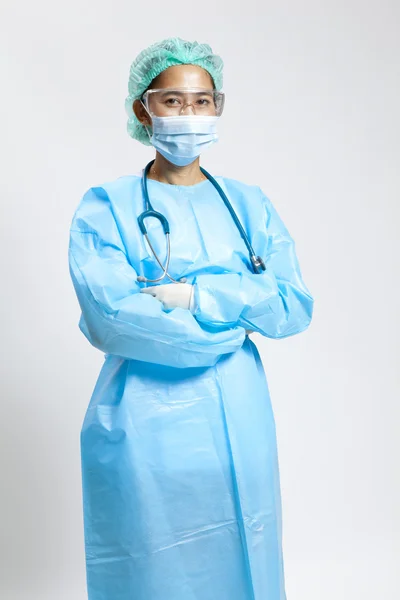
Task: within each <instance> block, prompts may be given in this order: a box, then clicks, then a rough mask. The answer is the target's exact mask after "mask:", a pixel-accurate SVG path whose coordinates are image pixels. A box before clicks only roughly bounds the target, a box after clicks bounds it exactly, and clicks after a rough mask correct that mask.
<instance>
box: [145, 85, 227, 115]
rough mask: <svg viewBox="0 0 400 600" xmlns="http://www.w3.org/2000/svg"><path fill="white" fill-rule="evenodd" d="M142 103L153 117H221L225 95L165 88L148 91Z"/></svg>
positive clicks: (199, 89)
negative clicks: (192, 115)
mask: <svg viewBox="0 0 400 600" xmlns="http://www.w3.org/2000/svg"><path fill="white" fill-rule="evenodd" d="M142 102H143V104H144V105H145V107H146V109H147V110H148V112H149V114H150V115H151V116H157V117H168V116H171V117H172V116H179V115H188V114H189V115H190V114H195V115H204V116H216V117H219V116H221V114H222V111H223V108H224V102H225V94H224V93H223V92H217V91H216V90H206V89H201V88H174V89H169V88H163V89H157V90H147V91H146V92H145V93H144V94H143V96H142Z"/></svg>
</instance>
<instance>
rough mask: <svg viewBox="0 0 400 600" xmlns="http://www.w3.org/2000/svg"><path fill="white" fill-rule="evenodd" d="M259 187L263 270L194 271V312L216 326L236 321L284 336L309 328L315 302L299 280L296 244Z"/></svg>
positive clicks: (247, 327) (253, 328)
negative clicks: (263, 229)
mask: <svg viewBox="0 0 400 600" xmlns="http://www.w3.org/2000/svg"><path fill="white" fill-rule="evenodd" d="M258 190H259V193H260V194H261V201H262V203H263V206H264V214H265V226H266V229H267V235H268V246H267V255H266V256H262V258H263V259H264V262H265V264H266V270H265V271H263V272H262V273H261V274H258V273H252V272H250V271H249V270H247V268H246V267H245V266H244V267H243V271H242V272H240V273H222V274H212V273H210V274H208V273H206V274H200V275H198V276H197V277H196V278H195V279H194V280H193V285H194V311H193V314H194V316H195V317H196V319H197V320H198V321H199V322H200V323H204V324H208V325H209V326H211V327H215V329H216V330H220V329H222V328H223V327H226V326H230V327H236V326H237V325H240V326H241V327H244V328H245V329H252V330H254V331H257V332H258V333H260V334H261V335H263V336H266V337H269V338H284V337H288V336H291V335H294V334H296V333H300V332H301V331H304V330H305V329H306V328H307V327H308V325H309V324H310V322H311V318H312V313H313V304H314V300H313V297H312V296H311V294H310V291H309V290H308V288H307V287H306V285H305V283H304V281H303V279H302V274H301V271H300V266H299V262H298V259H297V256H296V252H295V242H294V241H293V239H292V237H291V236H290V234H289V232H288V230H287V228H286V226H285V225H284V223H283V221H282V219H281V218H280V217H279V215H278V213H277V211H276V209H275V208H274V206H273V204H272V202H271V201H270V200H269V199H268V198H267V197H266V196H265V195H264V194H263V192H262V190H261V189H260V188H258ZM255 250H256V249H255Z"/></svg>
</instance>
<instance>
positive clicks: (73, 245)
mask: <svg viewBox="0 0 400 600" xmlns="http://www.w3.org/2000/svg"><path fill="white" fill-rule="evenodd" d="M217 180H218V182H219V183H220V185H222V187H223V189H224V191H225V192H226V193H227V195H228V198H229V199H230V201H231V203H232V206H233V208H234V210H235V211H236V214H237V215H238V217H239V219H240V221H241V223H242V225H243V227H244V229H245V230H246V232H247V234H248V236H249V237H250V239H251V242H252V245H253V247H254V249H255V251H256V254H258V255H260V256H261V257H263V258H264V260H265V263H266V270H265V271H264V272H263V273H262V274H254V273H253V272H252V271H251V270H250V264H249V254H248V251H247V248H246V246H245V244H244V243H243V240H242V238H241V236H240V234H239V232H238V230H237V228H236V225H235V223H234V222H233V220H232V218H231V216H230V214H229V212H228V210H227V208H226V206H225V204H224V203H223V201H222V199H221V198H220V196H219V194H218V192H217V191H216V190H215V188H214V187H213V185H212V184H211V183H210V182H209V181H208V180H206V181H202V182H200V183H198V184H195V185H191V186H180V185H169V184H165V183H161V182H158V181H154V180H149V181H148V188H149V195H150V198H151V202H152V204H153V207H154V209H155V210H157V211H160V212H162V213H163V214H164V215H165V216H166V217H167V219H168V220H169V223H170V229H171V262H170V267H169V272H170V274H171V275H172V276H173V277H175V278H181V277H186V278H187V281H188V283H191V284H193V285H194V298H195V307H194V309H193V312H190V311H189V310H185V309H182V308H174V309H172V310H167V309H165V308H164V307H163V305H162V304H161V303H160V302H159V300H157V299H156V298H155V297H153V296H151V295H149V294H141V293H140V290H141V289H142V288H143V287H144V286H145V285H146V284H145V283H140V282H138V280H137V278H138V276H139V275H144V276H146V277H147V278H152V279H153V278H155V277H158V276H159V274H160V269H159V266H158V265H157V263H156V261H155V260H154V258H153V255H152V254H151V251H150V250H149V248H148V246H147V243H146V241H145V239H144V238H143V236H142V235H141V233H140V230H139V227H138V222H137V217H138V215H139V214H140V213H141V212H142V211H143V210H144V198H143V193H142V186H141V179H140V176H139V175H130V176H123V177H120V178H117V179H116V180H113V181H110V182H108V183H105V184H103V185H99V186H94V187H91V188H90V189H88V190H87V191H86V193H85V194H84V195H83V197H82V199H81V201H80V203H79V204H78V206H77V209H76V211H75V214H74V216H73V219H72V225H71V231H70V246H69V265H70V273H71V277H72V281H73V285H74V288H75V291H76V294H77V298H78V300H79V304H80V308H81V317H80V321H79V327H80V329H81V331H82V332H83V334H84V335H85V336H86V338H87V339H88V340H89V342H90V343H91V344H92V345H93V346H95V347H96V348H98V349H99V350H101V351H102V352H103V353H104V363H103V365H102V368H101V372H100V374H99V377H98V380H97V383H96V385H95V387H94V391H93V394H92V396H91V400H90V403H89V406H88V408H87V412H86V414H85V418H84V422H83V425H82V431H81V458H82V485H83V512H84V535H85V553H86V576H87V587H88V596H89V600H285V599H286V595H285V585H284V569H283V556H282V521H281V496H280V480H279V468H278V455H277V443H276V430H275V421H274V415H273V410H272V408H271V401H270V396H269V390H268V384H267V380H266V376H265V373H264V369H263V365H262V363H261V360H260V356H259V353H258V351H257V347H256V346H255V344H254V343H253V341H252V340H251V339H250V337H249V336H248V335H246V329H252V330H254V331H256V332H258V333H259V334H261V335H263V336H266V337H268V338H274V339H279V338H285V337H288V336H291V335H294V334H296V333H300V332H301V331H303V330H305V329H306V328H307V327H308V325H309V323H310V321H311V317H312V310H313V298H312V296H311V294H310V291H309V290H308V289H307V287H306V285H305V283H304V282H303V279H302V274H301V272H300V268H299V263H298V259H297V257H296V253H295V245H294V241H293V239H292V238H291V236H290V234H289V232H288V230H287V229H286V227H285V225H284V224H283V222H282V220H281V218H280V217H279V216H278V213H277V211H276V209H275V208H274V206H273V205H272V203H271V201H270V200H269V199H268V198H267V197H266V196H265V194H264V193H263V192H262V191H261V189H260V188H259V187H257V186H252V185H247V184H244V183H241V182H239V181H236V180H235V179H229V178H223V177H218V178H217ZM146 224H147V230H148V233H149V237H150V240H151V242H152V244H153V246H154V247H155V250H156V252H157V254H158V256H159V257H160V258H161V259H162V261H163V262H165V258H166V244H165V236H164V233H163V230H162V228H161V225H160V223H159V221H157V220H156V219H154V218H153V217H151V218H149V219H147V221H146ZM161 283H162V284H163V285H165V284H167V283H168V279H164V280H163V281H162V282H161ZM148 285H154V284H148ZM170 285H176V284H173V283H171V284H170Z"/></svg>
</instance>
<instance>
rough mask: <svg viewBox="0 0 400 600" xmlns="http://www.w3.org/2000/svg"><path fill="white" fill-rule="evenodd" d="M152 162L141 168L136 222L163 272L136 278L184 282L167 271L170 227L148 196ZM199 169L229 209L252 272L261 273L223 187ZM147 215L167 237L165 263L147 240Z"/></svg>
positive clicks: (262, 265) (260, 263)
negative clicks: (140, 198)
mask: <svg viewBox="0 0 400 600" xmlns="http://www.w3.org/2000/svg"><path fill="white" fill-rule="evenodd" d="M153 163H154V160H152V161H150V162H149V163H148V165H146V167H145V168H144V170H143V175H142V187H143V195H144V201H145V211H144V212H142V213H141V214H140V215H139V216H138V223H139V227H140V231H141V232H142V234H143V235H144V237H145V238H146V240H147V243H148V245H149V247H150V250H151V251H152V253H153V256H154V258H155V259H156V261H157V263H158V264H159V265H160V267H161V269H162V271H163V274H162V275H161V277H158V278H157V279H147V277H143V276H142V275H140V276H139V277H138V278H137V280H138V281H145V282H148V283H155V282H157V281H162V280H163V279H164V277H168V278H169V279H170V280H171V281H173V282H174V283H185V282H186V281H187V279H186V277H182V278H181V279H179V280H177V279H174V278H173V277H171V275H170V274H169V273H168V267H169V261H170V258H171V244H170V229H169V223H168V220H167V219H166V217H165V216H164V215H163V214H161V213H160V212H157V211H156V210H154V208H153V207H152V205H151V202H150V198H149V192H148V189H147V174H148V172H149V170H150V168H151V166H152V164H153ZM200 171H201V172H202V173H203V174H204V175H205V176H206V177H207V179H208V180H209V181H211V183H212V184H213V186H214V187H215V189H216V190H217V192H218V193H219V195H220V196H221V198H222V200H223V201H224V203H225V206H226V207H227V209H228V210H229V212H230V214H231V217H232V219H233V220H234V222H235V225H236V227H237V228H238V230H239V233H240V235H241V236H242V238H243V241H244V243H245V244H246V246H247V249H248V251H249V255H250V261H251V265H252V267H253V271H254V273H261V272H262V271H265V263H264V261H263V259H262V258H261V256H256V253H255V252H254V249H253V246H252V245H251V243H250V240H249V238H248V236H247V234H246V232H245V230H244V229H243V227H242V224H241V222H240V221H239V219H238V216H237V214H236V213H235V211H234V210H233V207H232V205H231V203H230V202H229V200H228V198H227V196H226V194H225V192H224V191H223V189H222V188H221V186H220V185H219V184H218V182H217V181H216V180H215V179H214V177H212V176H211V175H210V173H208V172H207V171H206V170H205V169H203V168H202V167H200ZM147 217H155V218H156V219H158V220H159V221H160V223H161V225H162V227H163V229H164V233H165V236H166V238H167V259H166V262H165V265H163V264H162V262H161V261H160V259H159V258H158V256H157V253H156V251H155V250H154V248H153V246H152V244H151V242H150V240H149V236H148V233H147V229H146V225H145V224H144V219H147Z"/></svg>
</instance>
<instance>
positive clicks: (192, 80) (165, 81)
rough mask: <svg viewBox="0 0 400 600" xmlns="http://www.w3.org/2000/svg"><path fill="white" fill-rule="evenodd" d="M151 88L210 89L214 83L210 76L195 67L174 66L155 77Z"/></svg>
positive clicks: (200, 68)
mask: <svg viewBox="0 0 400 600" xmlns="http://www.w3.org/2000/svg"><path fill="white" fill-rule="evenodd" d="M150 87H151V88H153V89H155V88H174V87H200V88H205V89H212V88H213V87H214V83H213V80H212V77H211V75H210V74H209V73H208V71H206V70H205V69H203V68H202V67H199V66H197V65H174V66H173V67H169V68H168V69H165V71H163V72H162V73H160V74H159V75H158V77H156V78H155V79H154V80H153V82H152V84H151V86H150Z"/></svg>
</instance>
